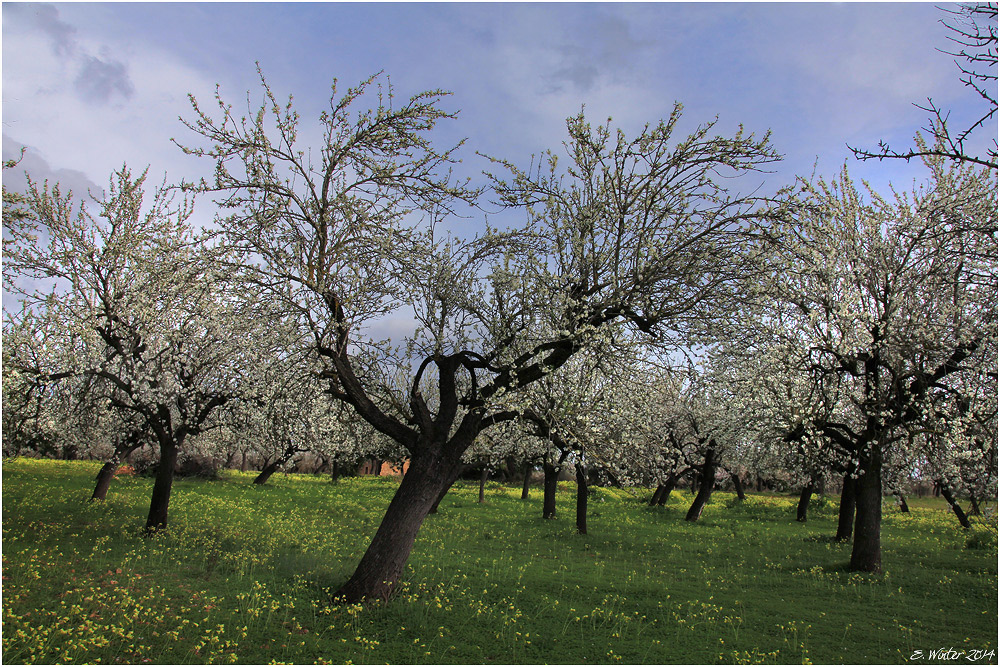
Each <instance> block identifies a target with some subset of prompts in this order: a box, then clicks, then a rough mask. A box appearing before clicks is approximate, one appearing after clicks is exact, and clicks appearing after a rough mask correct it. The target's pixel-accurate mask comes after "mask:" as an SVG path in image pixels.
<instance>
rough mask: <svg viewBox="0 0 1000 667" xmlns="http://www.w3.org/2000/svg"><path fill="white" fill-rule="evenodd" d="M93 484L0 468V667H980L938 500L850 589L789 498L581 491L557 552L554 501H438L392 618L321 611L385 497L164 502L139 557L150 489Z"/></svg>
mask: <svg viewBox="0 0 1000 667" xmlns="http://www.w3.org/2000/svg"><path fill="white" fill-rule="evenodd" d="M98 468H99V464H96V463H86V462H59V461H41V460H29V459H17V460H9V461H5V462H4V463H3V492H2V493H3V662H4V663H65V662H72V663H84V662H86V663H116V662H117V663H171V664H176V663H265V664H266V663H272V662H285V663H355V664H358V663H481V662H485V663H503V664H509V663H610V664H614V663H619V662H620V663H626V664H627V663H688V664H691V663H761V662H764V663H806V662H812V663H817V664H819V663H878V664H882V663H903V662H909V661H912V662H924V663H926V662H933V663H942V662H952V663H956V664H957V663H959V662H965V663H967V662H973V663H993V664H995V663H996V662H997V657H996V649H997V645H996V642H997V548H996V537H995V535H996V529H995V527H994V528H993V530H992V532H991V531H989V530H986V531H983V532H981V533H974V534H972V535H970V534H969V533H965V532H963V531H961V530H960V528H959V527H958V522H957V521H956V520H955V518H954V517H953V516H952V515H951V514H950V513H948V512H947V511H946V506H945V505H944V504H943V502H941V501H940V500H939V499H916V498H913V499H910V507H911V512H910V514H908V515H904V514H901V513H899V512H898V511H897V510H896V509H895V506H894V505H892V504H891V502H887V503H886V511H885V517H884V523H883V538H882V539H883V563H884V566H885V572H884V573H883V574H881V575H877V576H873V575H862V574H852V573H850V572H847V571H846V564H847V562H848V559H849V556H850V545H849V544H839V543H835V542H832V541H831V540H830V539H829V536H831V535H833V534H834V532H835V530H836V504H835V502H834V499H832V498H830V499H826V500H825V502H824V501H823V500H822V499H816V500H815V501H814V503H813V506H812V507H811V512H810V519H809V522H808V523H806V524H800V523H796V522H795V520H794V507H795V500H796V499H795V498H792V497H780V496H765V495H753V494H751V495H750V497H749V498H748V499H747V500H746V501H744V502H743V503H737V502H735V499H734V497H733V495H732V494H727V493H716V494H715V496H714V497H713V500H712V503H711V504H710V505H709V506H708V507H707V508H706V509H705V513H704V515H703V517H702V520H700V521H699V522H697V523H694V524H692V523H687V522H685V521H684V520H683V518H684V512H685V511H686V509H687V506H688V504H689V503H690V501H691V496H690V494H689V493H688V492H686V491H685V492H680V493H678V492H675V493H674V494H673V496H672V497H671V499H670V501H669V503H668V505H667V507H664V508H649V507H647V506H645V505H644V504H643V503H642V502H641V501H642V498H641V497H640V496H639V495H638V494H637V492H632V491H628V490H619V489H603V488H598V489H594V492H593V495H592V496H591V503H590V508H591V514H590V519H589V525H588V527H589V529H590V534H589V535H578V534H576V531H575V526H574V504H573V503H574V496H573V494H575V487H574V485H573V484H572V483H560V493H559V498H558V509H559V516H558V517H557V518H556V519H554V520H549V521H545V520H543V519H541V507H540V505H541V489H533V490H532V498H531V500H530V501H527V502H525V501H521V500H520V488H519V487H518V488H513V487H510V488H508V487H504V486H502V485H500V484H496V483H491V484H489V485H488V486H487V493H486V502H485V503H483V504H479V503H477V502H476V496H477V493H478V487H477V485H475V484H474V483H471V482H470V483H468V485H467V486H462V484H463V483H462V482H459V484H458V485H456V488H455V489H453V491H452V492H451V493H449V495H448V496H447V497H446V499H445V500H444V501H443V502H442V503H441V507H440V513H439V514H437V515H432V516H430V517H429V518H428V519H427V521H426V522H425V523H424V526H423V528H422V529H421V532H420V535H419V537H418V539H417V544H416V547H415V548H414V551H413V554H412V555H411V557H410V560H409V563H408V566H407V571H406V574H405V583H404V585H403V587H402V593H401V595H400V596H398V597H397V598H395V599H394V600H392V601H391V602H389V603H387V604H376V605H371V606H369V607H362V606H359V605H338V604H336V603H335V602H334V601H331V599H330V593H331V591H332V590H335V589H336V587H337V585H338V584H339V583H341V582H342V581H344V580H345V579H346V578H347V576H348V575H349V574H350V573H351V571H352V569H353V567H354V565H355V564H356V563H357V561H358V559H359V558H360V557H361V554H362V553H363V551H364V549H365V548H366V546H367V544H368V541H369V539H370V537H371V535H372V534H374V531H375V529H376V527H377V525H378V522H379V520H380V518H381V515H382V512H383V510H384V508H385V507H386V505H387V504H388V502H389V499H390V498H391V496H392V493H393V491H394V489H395V487H396V485H397V483H398V482H397V481H396V480H395V479H393V478H386V477H363V478H351V479H343V480H341V481H339V482H337V483H335V484H331V483H329V481H328V480H327V479H326V478H324V477H309V476H300V475H276V476H274V477H273V478H272V479H271V481H270V482H269V483H268V485H267V486H265V487H262V488H261V487H255V486H254V485H253V484H251V481H252V479H253V475H252V474H251V473H246V474H241V473H238V472H227V473H224V476H223V479H221V480H219V481H208V482H206V481H196V480H178V481H177V482H176V483H175V486H174V492H173V496H172V499H171V507H170V527H169V529H168V531H167V532H166V533H164V534H160V535H157V536H154V537H143V536H142V534H141V531H140V529H141V527H142V526H143V524H144V520H145V515H146V511H147V509H148V498H149V493H150V490H151V488H152V480H151V479H146V478H141V477H125V476H121V477H119V478H118V479H116V480H115V482H114V483H113V484H112V487H111V490H110V492H109V494H108V500H107V501H106V502H103V503H88V502H87V499H88V498H89V495H90V492H91V490H92V480H93V477H94V475H95V474H96V473H97V470H98ZM646 496H647V497H648V492H647V493H646ZM940 649H954V651H955V653H954V654H950V655H949V656H947V657H948V658H952V659H938V658H939V657H940V654H932V653H931V651H938V650H940ZM977 650H980V651H982V650H984V651H985V653H976V651H977ZM916 652H921V653H919V654H918V653H916ZM956 656H957V657H956ZM911 659H912V660H911Z"/></svg>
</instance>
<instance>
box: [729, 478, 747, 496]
mask: <svg viewBox="0 0 1000 667" xmlns="http://www.w3.org/2000/svg"><path fill="white" fill-rule="evenodd" d="M730 477H732V478H733V488H734V489H736V497H737V498H738V499H740V500H746V499H747V494H746V492H744V490H743V480H742V479H740V476H739V475H735V474H732V475H730Z"/></svg>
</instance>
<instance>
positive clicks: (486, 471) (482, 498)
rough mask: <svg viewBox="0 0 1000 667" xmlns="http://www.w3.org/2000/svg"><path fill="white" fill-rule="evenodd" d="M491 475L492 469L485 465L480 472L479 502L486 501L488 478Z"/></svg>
mask: <svg viewBox="0 0 1000 667" xmlns="http://www.w3.org/2000/svg"><path fill="white" fill-rule="evenodd" d="M489 476H490V470H489V468H487V467H486V466H483V470H482V472H480V473H479V502H481V503H484V502H486V478H487V477H489Z"/></svg>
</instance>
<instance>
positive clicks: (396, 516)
mask: <svg viewBox="0 0 1000 667" xmlns="http://www.w3.org/2000/svg"><path fill="white" fill-rule="evenodd" d="M462 451H464V448H463V449H462ZM460 457H461V451H460V452H459V453H458V456H447V455H444V454H440V453H433V452H427V451H423V452H420V453H418V454H414V455H413V457H412V458H411V459H410V469H409V471H408V474H407V475H406V476H405V477H403V481H402V482H401V483H400V485H399V488H398V489H397V490H396V495H394V496H393V498H392V501H391V502H390V503H389V507H388V509H386V512H385V516H384V517H383V518H382V523H381V524H380V525H379V527H378V531H376V533H375V537H373V538H372V541H371V544H370V545H369V546H368V550H367V551H365V555H364V556H362V557H361V562H360V563H358V567H357V569H356V570H355V572H354V574H353V575H352V576H351V578H350V579H349V580H348V581H347V583H345V584H344V585H343V586H341V587H340V590H338V591H337V592H336V594H335V596H336V597H343V598H345V599H346V600H347V601H348V602H358V601H360V600H362V599H365V598H367V599H388V598H389V597H390V596H391V595H392V593H393V591H394V590H395V588H396V585H397V583H398V582H399V578H400V576H401V575H402V573H403V567H404V566H405V565H406V560H407V558H409V557H410V551H412V550H413V544H414V542H415V541H416V538H417V532H418V531H419V530H420V525H421V524H422V523H423V521H424V519H425V518H426V517H427V514H428V513H429V512H430V509H431V507H432V506H433V505H434V504H435V502H436V501H437V500H438V499H439V497H440V496H441V495H443V494H442V492H444V491H447V489H448V487H449V486H451V484H453V483H454V481H455V479H457V478H458V475H459V474H460V472H461V469H462V462H461V459H460Z"/></svg>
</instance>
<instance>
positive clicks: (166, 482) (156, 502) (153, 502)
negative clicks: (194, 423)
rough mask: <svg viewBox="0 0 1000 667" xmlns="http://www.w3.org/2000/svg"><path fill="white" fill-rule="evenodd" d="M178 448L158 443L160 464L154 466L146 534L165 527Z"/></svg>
mask: <svg viewBox="0 0 1000 667" xmlns="http://www.w3.org/2000/svg"><path fill="white" fill-rule="evenodd" d="M178 451H179V447H178V446H177V445H176V444H174V443H172V442H171V443H167V442H164V441H162V440H161V441H160V462H159V464H157V466H156V480H155V481H154V482H153V496H152V498H151V499H150V501H149V516H148V517H147V518H146V532H147V533H154V532H156V531H158V530H163V529H164V528H166V527H167V508H168V507H169V506H170V489H171V487H172V486H173V483H174V466H175V465H177V453H178Z"/></svg>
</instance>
